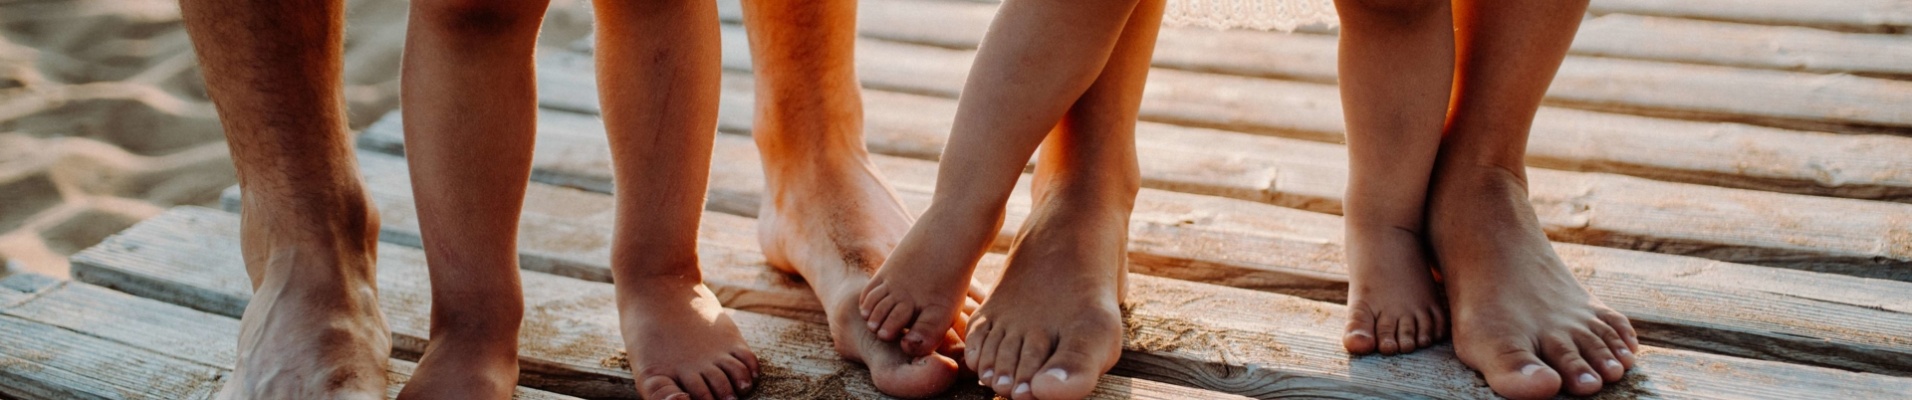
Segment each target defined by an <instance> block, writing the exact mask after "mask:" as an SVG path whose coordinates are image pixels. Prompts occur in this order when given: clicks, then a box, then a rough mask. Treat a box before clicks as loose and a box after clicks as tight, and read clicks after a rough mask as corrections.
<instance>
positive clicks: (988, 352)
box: [965, 322, 1003, 386]
mask: <svg viewBox="0 0 1912 400" xmlns="http://www.w3.org/2000/svg"><path fill="white" fill-rule="evenodd" d="M989 325H990V324H989V323H987V322H984V323H982V324H979V325H977V326H978V327H979V328H988V327H989ZM969 338H970V339H971V340H975V341H976V345H975V348H972V349H969V351H968V353H966V354H965V355H966V356H967V357H969V367H970V368H973V369H975V370H976V383H978V384H981V385H983V386H990V385H991V384H993V383H995V380H996V375H997V372H996V357H995V356H996V349H998V348H1001V347H1002V339H1003V331H1002V330H1000V329H988V330H987V331H972V332H970V333H969Z"/></svg>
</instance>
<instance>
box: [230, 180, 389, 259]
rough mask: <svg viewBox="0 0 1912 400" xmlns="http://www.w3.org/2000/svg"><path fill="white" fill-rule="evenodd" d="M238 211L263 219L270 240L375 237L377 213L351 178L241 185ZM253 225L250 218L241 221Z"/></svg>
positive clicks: (343, 240) (364, 241)
mask: <svg viewBox="0 0 1912 400" xmlns="http://www.w3.org/2000/svg"><path fill="white" fill-rule="evenodd" d="M241 190H242V192H243V194H242V195H241V196H240V214H241V215H243V216H244V218H245V219H246V220H251V221H256V222H257V223H260V224H264V225H263V226H264V227H268V228H270V229H266V230H265V231H264V232H261V233H263V234H266V235H271V236H272V237H273V239H274V240H273V241H274V242H275V243H278V242H291V243H334V244H356V245H367V244H371V243H376V241H377V235H376V233H377V232H378V222H379V215H378V209H377V208H376V207H374V206H373V205H372V204H371V200H370V196H369V194H368V193H366V191H365V189H364V187H363V186H362V185H361V184H360V183H359V182H358V181H357V179H356V178H354V179H352V180H349V181H347V182H343V183H336V184H330V185H314V186H311V187H305V188H301V189H299V190H297V191H295V192H289V191H287V190H284V189H276V190H275V189H264V190H260V189H252V188H242V189H241ZM246 225H254V224H250V223H249V224H246Z"/></svg>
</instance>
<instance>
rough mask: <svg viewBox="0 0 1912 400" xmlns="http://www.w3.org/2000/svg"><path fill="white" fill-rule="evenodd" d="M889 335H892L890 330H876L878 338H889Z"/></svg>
mask: <svg viewBox="0 0 1912 400" xmlns="http://www.w3.org/2000/svg"><path fill="white" fill-rule="evenodd" d="M889 335H890V330H888V329H878V330H876V336H877V337H884V336H889Z"/></svg>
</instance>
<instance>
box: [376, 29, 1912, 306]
mask: <svg viewBox="0 0 1912 400" xmlns="http://www.w3.org/2000/svg"><path fill="white" fill-rule="evenodd" d="M547 58H548V59H550V60H552V61H549V62H546V65H547V66H548V67H549V68H547V69H546V71H547V75H564V76H580V75H581V76H589V73H588V70H586V71H579V70H578V69H577V68H580V67H579V66H578V65H577V60H581V59H582V58H579V57H560V56H550V57H547ZM566 60H570V61H566ZM567 71H578V72H567ZM1231 79H1246V78H1231ZM545 83H546V84H545V85H544V87H545V89H546V92H549V93H550V94H548V95H547V96H548V97H554V98H566V97H573V96H568V95H566V94H564V93H572V92H588V91H592V89H591V88H592V86H580V85H588V84H589V83H588V82H578V81H577V80H576V79H575V78H559V77H553V78H547V79H546V82H545ZM1204 87H1230V86H1228V85H1225V84H1219V83H1218V84H1216V85H1212V86H1204ZM750 88H751V82H750V81H749V79H748V78H747V77H745V76H742V75H738V74H732V75H730V76H727V79H726V83H725V96H724V100H723V109H722V110H723V111H722V113H721V121H720V127H721V128H722V129H725V130H727V131H731V132H747V131H748V129H749V124H750V121H751V119H750V118H749V115H750V110H751V108H752V104H751V100H750V99H751V95H750V94H751V92H750V90H751V89H750ZM1152 90H1156V89H1152ZM1159 90H1162V91H1178V90H1180V89H1178V88H1159ZM865 98H866V104H867V105H868V107H869V109H868V110H867V111H866V113H865V115H868V116H869V117H867V118H866V121H865V128H866V131H867V132H869V136H868V138H867V139H868V142H869V143H870V148H871V149H872V150H873V151H875V152H878V153H889V154H897V155H903V156H911V157H919V158H928V159H934V158H936V154H938V153H940V152H941V150H942V148H943V143H944V141H945V140H946V137H947V132H949V126H950V121H951V118H952V117H951V116H952V115H953V114H954V108H955V105H954V102H953V101H951V100H948V99H936V98H925V97H920V96H910V95H901V94H894V93H884V92H882V91H870V92H868V93H866V94H865ZM1234 109H1239V108H1226V109H1222V108H1218V109H1216V110H1217V111H1220V112H1233V111H1231V110H1234ZM1591 114H1593V113H1586V112H1578V111H1569V112H1568V113H1567V114H1562V115H1559V117H1561V118H1559V119H1557V120H1554V121H1552V123H1554V124H1559V125H1562V126H1574V127H1579V128H1573V129H1575V130H1576V131H1575V132H1571V133H1568V132H1562V133H1563V134H1566V135H1573V138H1572V139H1571V140H1534V141H1532V143H1534V146H1535V147H1536V148H1537V149H1551V150H1549V151H1550V152H1551V154H1589V153H1592V154H1600V155H1595V156H1592V157H1587V158H1607V159H1612V160H1615V161H1613V162H1600V163H1599V164H1597V165H1602V166H1595V167H1590V168H1584V169H1594V170H1600V169H1618V170H1628V169H1631V168H1632V167H1629V165H1637V164H1635V163H1631V161H1634V160H1638V159H1640V157H1641V156H1640V154H1639V153H1640V152H1639V151H1633V150H1636V149H1639V150H1642V151H1684V152H1686V153H1685V154H1683V155H1680V156H1678V157H1672V156H1671V155H1670V154H1668V153H1659V154H1663V155H1668V157H1664V158H1657V159H1658V160H1684V161H1690V162H1693V163H1699V164H1708V168H1709V169H1712V170H1714V171H1716V172H1715V173H1713V176H1715V177H1717V180H1725V181H1733V180H1734V179H1735V178H1736V177H1738V176H1739V174H1741V173H1747V174H1756V173H1758V172H1756V171H1770V172H1773V174H1790V175H1795V176H1799V177H1800V178H1801V179H1806V177H1808V176H1812V177H1814V178H1811V179H1858V180H1864V178H1861V177H1855V176H1851V175H1847V176H1845V177H1840V178H1827V177H1826V175H1822V173H1821V172H1824V171H1836V172H1832V173H1845V172H1848V171H1849V172H1851V173H1859V172H1860V171H1869V172H1871V173H1873V174H1875V175H1874V176H1876V177H1878V178H1879V180H1883V181H1888V182H1902V183H1892V184H1889V185H1899V186H1903V187H1904V189H1906V190H1908V191H1905V192H1903V193H1904V194H1905V195H1912V158H1906V157H1903V156H1900V155H1898V154H1907V153H1912V138H1897V137H1889V136H1857V137H1848V136H1838V135H1822V136H1825V137H1827V138H1828V139H1830V140H1831V141H1832V142H1834V143H1841V145H1840V147H1836V148H1834V147H1819V146H1804V147H1795V148H1793V149H1786V148H1783V147H1782V146H1784V145H1786V144H1798V142H1780V143H1766V142H1762V141H1760V140H1761V139H1770V138H1774V137H1775V136H1776V135H1778V136H1784V135H1785V134H1775V133H1774V132H1772V130H1770V129H1765V128H1750V127H1743V126H1741V127H1742V128H1748V129H1744V130H1725V131H1720V133H1719V134H1716V135H1712V136H1718V137H1722V139H1718V140H1717V141H1714V142H1710V143H1707V144H1703V145H1698V146H1692V147H1686V146H1659V145H1656V144H1655V143H1654V142H1653V141H1651V140H1646V141H1643V142H1642V141H1609V140H1603V139H1604V138H1599V137H1598V136H1602V135H1603V134H1605V133H1609V132H1615V131H1614V130H1612V129H1613V128H1611V127H1608V126H1606V125H1602V124H1599V122H1601V118H1597V117H1596V118H1586V117H1588V116H1590V115H1591ZM1630 118H1635V119H1638V120H1645V121H1648V122H1653V121H1656V120H1652V119H1649V118H1637V117H1630ZM543 120H544V121H543V122H541V123H540V124H541V125H543V126H544V128H543V131H545V132H547V133H545V134H544V136H545V137H549V138H551V139H546V140H548V141H555V142H556V143H558V144H546V145H541V146H539V150H538V151H540V152H541V153H549V154H551V155H550V157H548V158H547V159H548V160H551V161H552V162H556V163H562V164H563V165H557V164H550V163H543V162H540V163H539V167H538V168H537V169H535V170H536V171H548V172H539V173H537V175H538V176H540V178H537V179H539V180H541V181H545V182H550V183H556V184H561V185H567V186H575V187H582V188H587V189H591V190H595V191H601V192H609V188H610V177H609V171H610V169H609V167H608V166H609V164H608V162H609V161H608V155H607V154H608V151H607V150H605V148H606V147H605V146H608V144H607V142H605V140H604V139H603V133H602V132H603V130H602V127H601V124H600V123H598V122H596V121H595V120H592V119H591V118H588V117H582V116H577V115H570V114H568V113H554V112H547V113H545V114H544V117H543ZM1657 121H1661V122H1668V123H1672V124H1675V125H1676V127H1677V125H1679V124H1685V123H1681V122H1672V121H1664V120H1657ZM1649 126H1651V125H1649ZM1654 127H1659V126H1654ZM401 131H402V129H400V126H399V123H398V121H396V120H395V119H393V120H387V121H381V122H379V123H376V124H374V125H373V126H372V127H370V128H368V129H367V130H366V132H365V134H364V135H363V136H362V137H361V138H360V142H361V143H362V144H363V145H366V146H370V147H372V148H379V149H385V150H386V151H393V150H395V149H396V148H397V147H399V146H402V143H403V140H402V136H401V135H402V133H401ZM1588 131H1592V132H1591V133H1588ZM1621 132H1626V131H1624V130H1622V131H1621ZM1638 132H1639V135H1637V136H1646V135H1650V133H1649V132H1651V131H1646V130H1642V131H1638ZM1803 138H1804V137H1798V139H1803ZM1549 139H1564V138H1560V137H1555V138H1549ZM1865 139H1879V140H1865ZM1137 142H1138V145H1140V146H1141V147H1142V148H1146V149H1149V151H1145V152H1140V153H1139V156H1140V157H1141V162H1142V171H1143V180H1144V182H1143V183H1144V185H1145V186H1147V187H1150V188H1157V189H1165V190H1175V191H1183V192H1190V193H1198V194H1208V195H1218V196H1227V197H1232V198H1238V199H1243V200H1251V201H1258V202H1263V203H1268V204H1274V205H1280V206H1285V207H1294V208H1302V209H1306V210H1310V211H1318V212H1324V213H1335V214H1338V213H1340V212H1341V201H1342V195H1343V193H1344V192H1345V190H1346V182H1347V158H1346V154H1347V150H1346V148H1345V147H1343V146H1340V145H1334V144H1326V143H1317V142H1309V141H1303V140H1296V139H1287V138H1279V137H1266V136H1252V135H1241V134H1235V133H1230V132H1223V131H1216V130H1208V129H1195V128H1187V127H1178V126H1172V125H1164V124H1153V123H1143V124H1141V125H1140V126H1138V129H1137ZM1877 142H1883V143H1885V144H1887V146H1884V147H1885V148H1894V146H1891V145H1892V144H1899V145H1901V146H1897V148H1899V149H1902V150H1904V151H1905V152H1906V153H1883V152H1874V151H1871V150H1866V149H1865V148H1863V147H1852V145H1856V144H1859V143H1877ZM720 147H721V146H720ZM1590 148H1591V149H1593V151H1588V149H1590ZM1647 149H1653V150H1647ZM1753 149H1757V150H1756V151H1749V150H1753ZM1800 149H1819V150H1817V151H1803V150H1800ZM1872 150H1877V149H1876V148H1874V149H1872ZM722 151H723V150H720V152H722ZM558 153H562V154H563V155H562V156H559V155H558ZM1796 153H1806V154H1805V155H1795V154H1796ZM720 154H726V155H724V156H722V157H720V158H719V159H723V160H728V159H732V158H737V157H743V156H740V155H730V154H731V153H720ZM740 154H741V153H740ZM1602 155H1610V156H1602ZM1700 155H1718V156H1719V157H1717V158H1716V157H1700ZM1530 158H1532V159H1535V160H1537V161H1542V162H1540V163H1537V164H1539V165H1562V164H1565V163H1570V162H1594V161H1589V160H1585V159H1582V160H1568V161H1562V160H1555V159H1553V158H1552V156H1551V155H1550V154H1538V155H1535V156H1533V157H1530ZM1548 160H1552V161H1548ZM1774 160H1779V161H1781V162H1773V161H1774ZM1785 161H1793V162H1797V163H1798V164H1797V165H1801V167H1800V168H1784V167H1760V166H1772V165H1788V164H1790V163H1787V162H1785ZM1848 166H1851V167H1852V169H1850V170H1847V169H1845V167H1848ZM573 167H576V168H573ZM928 168H931V169H932V170H933V166H931V167H928ZM1530 171H1531V174H1532V181H1533V187H1532V192H1533V197H1532V198H1533V200H1534V201H1535V203H1536V206H1537V207H1538V208H1539V209H1540V210H1541V211H1542V214H1541V221H1542V222H1543V225H1544V227H1545V228H1546V229H1547V231H1548V232H1549V233H1550V234H1551V235H1552V236H1553V237H1554V239H1555V240H1561V241H1569V242H1576V243H1583V244H1592V245H1600V246H1607V247H1617V248H1626V249H1635V250H1648V251H1655V252H1661V253H1669V254H1679V255H1692V256H1702V257H1707V258H1712V259H1718V260H1723V261H1732V262H1742V263H1751V264H1759V265H1771V266H1783V267H1789V268H1799V269H1808V270H1817V271H1829V272H1837V273H1843V274H1850V275H1857V276H1866V277H1874V278H1890V279H1899V280H1912V244H1905V243H1906V242H1907V241H1906V240H1901V239H1900V238H1905V237H1912V205H1907V204H1898V203H1879V202H1867V201H1856V200H1847V199H1836V198H1825V197H1817V196H1803V195H1787V194H1777V193H1765V192H1757V191H1748V190H1734V189H1722V188H1714V187H1707V186H1700V185H1688V184H1676V183H1665V182H1657V181H1652V180H1646V179H1636V178H1629V177H1624V176H1617V175H1610V174H1603V173H1578V172H1560V171H1552V170H1546V169H1530ZM1665 174H1694V175H1697V173H1693V172H1691V171H1665ZM1648 175H1659V174H1648ZM1679 176H1687V177H1691V176H1692V175H1679ZM1699 180H1714V179H1699ZM1788 187H1820V186H1819V185H1818V184H1817V183H1811V184H1793V185H1788ZM1873 187H1874V188H1877V187H1878V186H1873ZM1668 193H1677V194H1679V195H1680V196H1687V197H1690V198H1698V199H1708V200H1709V201H1711V200H1717V202H1716V203H1714V202H1698V201H1670V200H1668V199H1667V198H1666V195H1667V194H1668ZM1895 196H1897V195H1895ZM1904 199H1908V200H1912V197H1905V198H1904ZM712 201H713V202H715V203H718V204H727V205H731V206H734V207H737V208H736V209H754V208H755V203H754V202H751V201H745V200H737V199H735V195H732V194H731V193H730V192H728V191H723V190H719V191H717V192H715V193H713V198H712ZM1748 210H1758V211H1760V212H1755V213H1748V212H1743V211H1748ZM1596 216H1597V218H1595V217H1596ZM1664 221H1678V222H1680V223H1679V224H1674V225H1653V224H1644V223H1643V222H1664ZM1693 221H1699V222H1704V223H1690V222H1693ZM1798 221H1818V222H1817V223H1813V224H1802V223H1799V222H1798ZM1009 226H1013V225H1009Z"/></svg>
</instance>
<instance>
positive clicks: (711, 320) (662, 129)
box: [592, 1, 760, 399]
mask: <svg viewBox="0 0 1912 400" xmlns="http://www.w3.org/2000/svg"><path fill="white" fill-rule="evenodd" d="M592 5H593V6H594V7H595V8H596V13H597V18H598V21H597V22H598V23H597V40H598V45H597V62H598V68H597V70H598V90H599V92H600V93H599V96H598V98H599V101H601V102H602V103H603V104H602V105H603V109H604V122H605V128H606V131H608V132H609V133H610V142H611V156H612V157H611V158H612V161H613V163H614V164H615V166H616V169H617V171H616V181H617V182H616V183H617V185H616V187H617V202H618V205H617V210H618V211H617V232H616V233H615V234H614V235H613V240H612V241H613V244H612V246H613V247H612V248H613V250H612V254H611V265H613V266H614V269H613V270H612V274H613V275H614V278H615V279H614V280H615V282H617V289H618V290H617V292H618V309H619V310H620V311H621V314H622V315H621V318H622V322H623V324H622V325H623V331H624V343H625V347H626V349H627V350H626V351H627V352H628V353H629V354H630V355H631V370H632V372H633V373H635V374H637V376H636V377H635V380H636V381H637V382H638V393H640V394H643V395H644V397H645V398H650V399H667V398H672V397H673V396H677V397H684V396H686V395H688V396H689V397H691V398H696V399H727V398H734V397H735V396H739V395H743V394H744V393H746V392H747V391H748V390H749V389H750V386H751V382H752V381H754V380H755V378H756V377H757V374H758V372H759V371H760V369H759V368H758V364H757V359H756V355H755V354H753V353H751V351H750V348H749V345H748V344H746V343H744V340H743V336H742V335H741V334H740V333H739V332H738V331H737V326H736V324H735V323H734V322H732V321H731V319H730V316H729V314H728V313H727V312H726V311H725V310H724V308H723V305H722V304H720V303H719V302H718V301H717V297H716V295H715V294H714V293H712V292H711V291H710V289H709V288H707V287H705V286H704V283H703V279H702V273H701V272H700V271H699V270H698V262H697V226H698V221H699V220H700V219H701V218H702V217H703V212H704V192H705V189H706V185H707V184H708V182H709V180H710V153H711V143H712V142H711V141H712V139H713V138H712V136H711V135H714V134H716V132H717V95H718V91H719V89H720V81H719V79H721V77H722V72H721V69H722V64H721V60H720V59H719V57H720V54H721V53H720V50H721V49H722V47H721V45H720V44H719V43H718V30H717V24H716V22H715V21H717V8H716V5H715V4H714V3H711V2H708V1H692V2H616V1H599V2H593V3H592Z"/></svg>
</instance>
